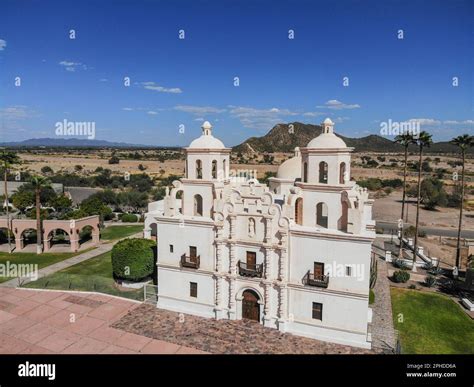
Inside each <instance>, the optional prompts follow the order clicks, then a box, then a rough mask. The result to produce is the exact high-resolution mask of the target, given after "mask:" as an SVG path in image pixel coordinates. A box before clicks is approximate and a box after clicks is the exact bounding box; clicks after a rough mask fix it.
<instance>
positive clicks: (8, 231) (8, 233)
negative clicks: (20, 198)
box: [5, 165, 12, 254]
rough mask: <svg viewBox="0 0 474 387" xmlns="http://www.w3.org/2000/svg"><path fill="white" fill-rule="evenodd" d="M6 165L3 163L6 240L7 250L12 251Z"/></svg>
mask: <svg viewBox="0 0 474 387" xmlns="http://www.w3.org/2000/svg"><path fill="white" fill-rule="evenodd" d="M7 177H8V173H7V166H6V165H5V204H6V205H7V210H6V211H7V240H8V252H9V253H10V254H11V252H12V241H11V237H10V206H9V203H8V182H7Z"/></svg>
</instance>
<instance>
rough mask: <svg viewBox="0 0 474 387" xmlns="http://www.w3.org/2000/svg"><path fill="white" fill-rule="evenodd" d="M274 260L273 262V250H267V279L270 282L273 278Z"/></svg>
mask: <svg viewBox="0 0 474 387" xmlns="http://www.w3.org/2000/svg"><path fill="white" fill-rule="evenodd" d="M272 260H273V249H272V248H268V247H267V248H266V249H265V279H266V280H270V279H271V277H272Z"/></svg>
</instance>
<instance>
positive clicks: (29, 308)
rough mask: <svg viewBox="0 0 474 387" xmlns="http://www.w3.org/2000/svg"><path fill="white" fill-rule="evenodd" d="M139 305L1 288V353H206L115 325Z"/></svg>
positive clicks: (91, 296)
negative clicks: (124, 329)
mask: <svg viewBox="0 0 474 387" xmlns="http://www.w3.org/2000/svg"><path fill="white" fill-rule="evenodd" d="M139 305H140V304H139V303H135V302H132V301H128V300H123V299H118V298H114V297H109V296H106V295H99V294H88V293H69V292H67V293H66V292H56V291H37V290H27V289H14V288H6V287H0V353H2V354H6V353H10V354H14V353H23V354H25V353H30V354H54V353H63V354H73V353H74V354H98V353H104V354H106V353H108V354H120V353H122V354H126V353H130V354H132V353H166V354H174V353H201V352H200V351H198V350H196V349H193V348H187V347H184V346H182V345H178V344H172V343H168V342H164V341H160V340H153V339H151V338H148V337H145V336H142V335H136V334H133V333H128V332H125V331H123V330H119V329H115V328H111V327H110V325H111V324H113V323H114V322H115V321H116V320H118V319H120V318H121V317H122V316H124V315H126V314H127V313H128V312H129V311H132V310H133V309H135V308H136V307H138V306H139Z"/></svg>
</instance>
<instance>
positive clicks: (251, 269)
mask: <svg viewBox="0 0 474 387" xmlns="http://www.w3.org/2000/svg"><path fill="white" fill-rule="evenodd" d="M238 267H239V275H241V276H243V277H261V276H262V274H263V263H256V264H248V263H245V262H242V261H239V262H238Z"/></svg>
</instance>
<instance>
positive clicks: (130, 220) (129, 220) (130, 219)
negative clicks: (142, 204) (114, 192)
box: [120, 214, 138, 223]
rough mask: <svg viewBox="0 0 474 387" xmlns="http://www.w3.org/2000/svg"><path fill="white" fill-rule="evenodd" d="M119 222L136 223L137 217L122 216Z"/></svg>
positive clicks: (130, 215) (131, 215)
mask: <svg viewBox="0 0 474 387" xmlns="http://www.w3.org/2000/svg"><path fill="white" fill-rule="evenodd" d="M120 220H121V221H122V222H125V223H136V222H138V216H136V215H135V214H123V215H122V216H121V217H120Z"/></svg>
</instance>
